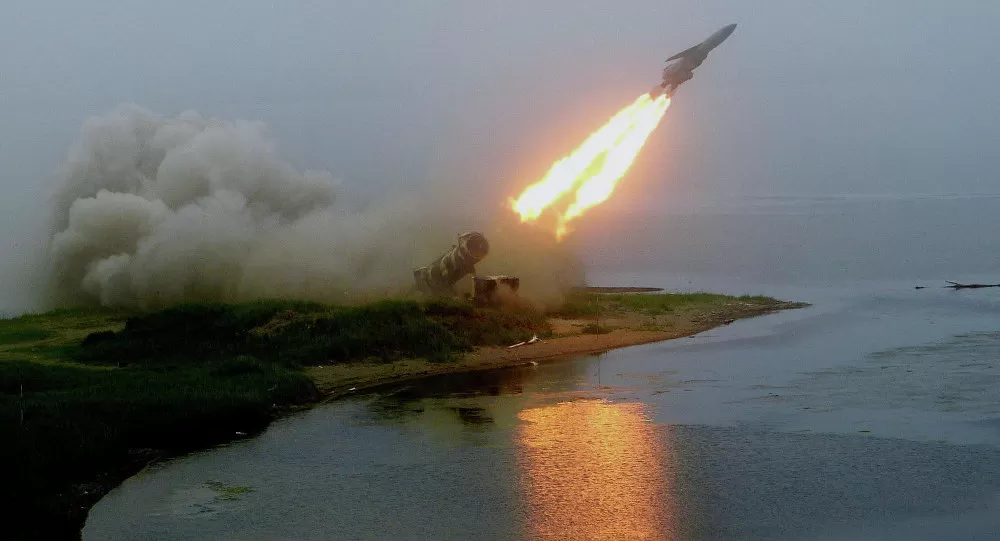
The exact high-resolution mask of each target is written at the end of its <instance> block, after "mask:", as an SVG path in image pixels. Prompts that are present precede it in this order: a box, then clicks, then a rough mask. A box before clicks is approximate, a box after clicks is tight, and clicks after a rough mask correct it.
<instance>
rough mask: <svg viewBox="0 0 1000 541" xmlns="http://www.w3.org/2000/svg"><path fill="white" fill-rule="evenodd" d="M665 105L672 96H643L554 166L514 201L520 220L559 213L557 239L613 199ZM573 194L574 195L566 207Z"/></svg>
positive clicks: (654, 127)
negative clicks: (552, 212)
mask: <svg viewBox="0 0 1000 541" xmlns="http://www.w3.org/2000/svg"><path fill="white" fill-rule="evenodd" d="M667 107H670V98H668V97H666V96H665V95H660V96H659V97H657V98H656V99H653V98H651V97H650V96H649V94H643V95H642V96H639V98H638V99H636V100H635V102H633V103H632V104H631V105H629V106H628V107H626V108H624V109H622V110H621V111H619V112H618V113H617V114H615V116H613V117H611V120H609V121H608V123H607V124H605V125H604V126H602V127H601V129H599V130H597V131H596V132H594V133H593V134H591V135H590V137H588V138H587V140H586V141H584V142H583V144H582V145H580V146H579V147H578V148H577V149H576V150H574V151H573V152H572V153H570V154H569V156H566V157H565V158H563V159H561V160H559V161H558V162H556V163H555V164H554V165H553V166H552V168H551V169H549V172H548V173H546V175H545V177H544V178H542V180H539V181H538V182H536V183H534V184H532V185H531V186H528V187H527V188H525V189H524V191H523V192H521V196H520V197H518V198H517V199H516V200H512V202H511V207H512V208H513V209H514V212H517V213H518V214H520V215H521V222H530V221H534V220H536V219H538V218H539V217H540V216H541V215H542V214H543V213H544V212H545V211H546V210H547V209H551V210H553V211H554V212H556V214H557V221H556V238H560V239H561V238H562V237H563V236H564V235H566V233H568V232H569V222H570V221H571V220H573V219H574V218H577V217H579V216H580V215H582V214H583V213H584V212H586V211H587V209H589V208H591V207H593V206H595V205H598V204H600V203H603V202H604V201H605V200H607V198H608V197H610V196H611V194H612V192H614V190H615V185H616V184H617V183H618V181H619V180H620V179H621V178H622V177H623V176H624V175H625V172H626V171H628V168H629V166H631V165H632V162H633V161H634V160H635V157H636V155H638V154H639V150H641V149H642V145H643V144H644V143H645V142H646V139H647V138H648V137H649V134H651V133H653V130H654V129H656V126H657V125H658V124H659V123H660V119H661V118H663V114H664V113H665V112H666V111H667ZM571 194H573V195H575V197H573V200H572V201H569V202H568V203H567V201H568V199H569V196H570V195H571ZM557 204H558V205H557ZM555 206H559V207H560V208H561V210H560V209H557V208H555Z"/></svg>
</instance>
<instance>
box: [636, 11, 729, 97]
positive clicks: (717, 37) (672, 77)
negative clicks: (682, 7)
mask: <svg viewBox="0 0 1000 541" xmlns="http://www.w3.org/2000/svg"><path fill="white" fill-rule="evenodd" d="M733 30H736V25H735V24H730V25H727V26H723V27H722V28H720V29H719V30H718V31H717V32H715V33H714V34H712V35H711V36H708V39H706V40H705V41H703V42H701V43H699V44H697V45H695V46H694V47H691V48H689V49H685V50H683V51H681V52H679V53H677V54H675V55H674V56H671V57H670V58H668V59H667V62H669V64H667V67H665V68H663V76H662V77H663V78H662V80H661V81H660V84H658V85H656V86H654V87H653V90H651V91H650V92H649V94H650V96H652V97H654V98H655V97H657V96H659V95H660V94H666V95H667V96H673V95H674V92H675V91H676V90H677V87H679V86H680V85H681V84H682V83H684V82H685V81H687V80H689V79H691V78H692V77H694V70H695V68H697V67H698V66H700V65H701V63H702V62H704V61H705V58H707V57H708V53H709V52H711V51H712V49H714V48H716V47H718V46H719V44H720V43H722V42H723V41H726V38H728V37H729V35H730V34H732V33H733Z"/></svg>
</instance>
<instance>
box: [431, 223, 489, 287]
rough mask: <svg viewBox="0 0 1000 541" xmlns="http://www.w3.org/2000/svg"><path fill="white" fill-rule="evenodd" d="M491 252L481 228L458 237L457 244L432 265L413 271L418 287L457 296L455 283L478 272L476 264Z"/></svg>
mask: <svg viewBox="0 0 1000 541" xmlns="http://www.w3.org/2000/svg"><path fill="white" fill-rule="evenodd" d="M489 251H490V244H489V243H488V242H486V237H484V236H483V234H482V233H479V232H478V231H472V232H469V233H463V234H461V235H459V236H458V244H456V245H454V246H452V247H451V250H448V251H447V252H445V253H444V255H442V256H441V257H439V258H437V259H435V260H434V261H433V262H432V263H431V264H430V265H427V266H426V267H420V268H418V269H414V270H413V281H414V282H416V285H417V289H418V290H420V291H423V292H424V293H428V294H431V295H454V294H455V290H454V289H452V288H453V286H454V285H455V282H457V281H459V280H460V279H461V278H462V277H464V276H466V275H467V274H474V273H475V272H476V269H475V265H476V263H479V262H480V261H482V259H483V258H484V257H486V254H488V253H489Z"/></svg>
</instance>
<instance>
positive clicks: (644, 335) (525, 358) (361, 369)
mask: <svg viewBox="0 0 1000 541" xmlns="http://www.w3.org/2000/svg"><path fill="white" fill-rule="evenodd" d="M804 306H807V304H805V303H795V302H782V301H777V302H772V303H767V304H754V303H745V302H734V303H731V304H727V305H726V306H723V307H716V308H714V309H712V310H711V311H703V310H695V311H689V312H684V313H680V314H672V315H669V316H656V317H648V316H642V315H639V314H628V315H625V316H620V317H617V318H611V319H606V320H602V321H601V325H602V326H606V327H609V328H611V329H613V330H611V331H610V332H607V333H604V334H586V333H584V332H583V329H584V328H585V327H586V326H587V325H593V324H594V320H592V319H587V320H583V319H580V320H573V319H557V318H552V319H549V323H550V325H551V326H552V329H553V337H551V338H547V339H544V340H541V341H539V342H535V343H532V344H525V345H523V346H520V347H516V348H513V349H511V348H508V347H493V348H486V347H483V348H477V349H476V350H475V351H472V352H469V353H467V354H465V355H464V356H463V357H462V358H461V359H460V360H459V361H457V362H453V363H431V362H427V361H424V360H404V361H397V362H393V363H370V364H367V363H366V364H360V365H359V364H350V365H327V366H317V367H311V368H308V369H306V373H307V374H308V375H309V377H310V378H312V380H313V381H314V382H315V384H316V387H317V388H318V389H319V390H320V392H321V393H323V394H324V395H325V396H326V400H332V399H336V398H340V397H343V396H346V395H351V394H357V393H360V392H364V391H370V390H372V389H374V388H377V387H383V386H386V385H391V384H396V383H400V382H403V381H407V380H412V379H417V378H422V377H426V376H432V375H438V374H448V373H457V372H472V371H476V370H489V369H494V368H503V367H508V366H518V365H522V364H526V363H531V362H538V361H545V360H551V359H558V358H561V357H567V356H571V355H580V354H587V353H599V352H603V351H609V350H612V349H617V348H622V347H627V346H635V345H639V344H648V343H651V342H660V341H663V340H671V339H675V338H683V337H686V336H692V335H694V334H698V333H700V332H703V331H706V330H709V329H712V328H714V327H718V326H721V325H728V324H729V323H732V322H734V321H736V320H738V319H745V318H749V317H755V316H760V315H764V314H770V313H774V312H778V311H781V310H788V309H794V308H802V307H804Z"/></svg>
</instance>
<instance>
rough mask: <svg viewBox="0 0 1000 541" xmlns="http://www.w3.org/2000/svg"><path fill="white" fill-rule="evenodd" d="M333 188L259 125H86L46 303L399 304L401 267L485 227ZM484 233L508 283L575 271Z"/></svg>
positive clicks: (406, 283)
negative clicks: (348, 199)
mask: <svg viewBox="0 0 1000 541" xmlns="http://www.w3.org/2000/svg"><path fill="white" fill-rule="evenodd" d="M338 188H339V183H338V182H337V181H336V180H334V178H333V176H332V175H330V174H329V173H326V172H319V171H304V172H300V171H298V170H297V169H295V168H294V167H293V166H292V165H291V164H289V163H287V162H286V161H284V160H283V159H282V158H281V157H280V156H279V155H278V153H277V149H276V145H275V143H274V141H273V140H272V139H271V138H270V137H269V136H268V134H267V131H266V129H265V126H264V125H263V124H261V123H259V122H242V121H235V122H230V121H224V120H219V119H215V118H205V117H203V116H201V115H199V114H198V113H194V112H186V113H183V114H180V115H178V116H176V117H163V116H160V115H157V114H154V113H152V112H150V111H147V110H145V109H142V108H140V107H137V106H134V105H128V106H122V107H120V108H118V109H117V110H115V111H112V112H111V113H109V114H107V115H105V116H101V117H95V118H91V119H89V120H87V121H86V123H85V124H84V126H83V130H82V133H81V135H80V137H79V139H78V140H77V141H76V142H75V143H74V144H73V145H72V147H71V148H70V151H69V155H68V157H67V161H66V163H65V165H64V167H63V169H62V171H61V174H60V182H59V185H58V187H57V190H56V193H55V194H54V225H53V234H52V237H51V242H50V246H49V256H50V259H51V270H52V280H51V287H50V288H49V289H50V291H49V293H50V300H51V301H52V302H54V303H55V304H56V305H72V304H102V305H108V306H138V307H143V308H154V307H158V306H164V305H168V304H173V303H177V302H184V301H192V300H220V301H237V300H248V299H255V298H300V299H312V300H320V301H328V302H341V301H349V300H357V299H359V298H371V297H373V296H382V295H389V294H398V293H400V292H403V291H406V290H408V289H409V287H410V285H411V283H412V269H413V267H415V266H419V265H423V264H426V263H428V262H429V261H430V260H431V259H433V258H434V257H435V256H436V255H438V254H440V253H442V252H443V251H444V250H445V249H447V248H448V245H449V243H450V242H452V241H453V240H454V237H455V235H456V233H459V232H463V231H466V230H471V229H480V230H483V228H482V226H483V225H484V224H486V223H489V222H488V221H485V220H490V219H491V218H489V217H486V218H484V217H483V216H482V215H481V214H482V213H481V209H469V211H459V210H456V208H458V207H460V205H455V204H449V203H448V201H447V198H446V197H434V198H428V197H411V198H396V199H395V200H393V201H392V202H391V203H390V202H387V203H385V204H383V205H382V206H381V207H379V208H377V209H371V210H367V211H345V210H340V209H338V208H337V207H336V206H335V199H336V196H337V193H338ZM442 193H447V192H446V191H445V192H442ZM487 208H492V207H491V206H489V205H487ZM486 234H487V236H488V237H490V240H491V241H492V242H494V243H495V246H496V247H498V248H499V247H502V246H506V247H508V248H509V249H508V250H505V254H499V257H496V258H495V261H496V262H497V263H500V262H503V261H508V262H510V263H511V266H510V267H508V268H505V269H503V270H504V271H505V272H507V273H511V274H514V273H516V272H517V270H518V268H520V269H522V270H524V271H526V272H528V274H529V275H533V276H534V275H537V276H540V279H543V280H544V282H545V284H546V286H545V287H546V288H548V287H552V288H555V287H556V284H557V283H560V284H562V285H565V282H566V280H567V273H569V274H573V273H576V272H577V269H576V268H575V267H574V266H573V265H567V263H566V260H565V258H564V257H562V258H560V257H556V258H547V257H546V255H555V254H556V253H558V252H560V249H559V248H556V247H555V244H554V243H553V242H551V241H545V242H541V243H539V242H537V239H536V240H535V241H532V243H531V244H530V245H529V244H526V243H524V242H520V243H518V242H517V237H516V236H515V237H511V239H509V240H505V239H504V235H506V233H504V232H503V230H502V229H497V230H496V231H492V232H491V231H490V230H489V229H487V230H486ZM491 235H493V236H491ZM520 237H521V238H523V235H520ZM518 253H521V254H527V255H521V256H518V255H517V254H518ZM495 254H496V250H494V253H493V254H491V256H490V258H488V259H493V258H494V255H495ZM541 285H542V283H541V282H538V283H536V284H535V286H536V287H535V288H534V289H535V290H536V291H541V289H543V288H541V287H538V286H541ZM529 289H530V288H529Z"/></svg>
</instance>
